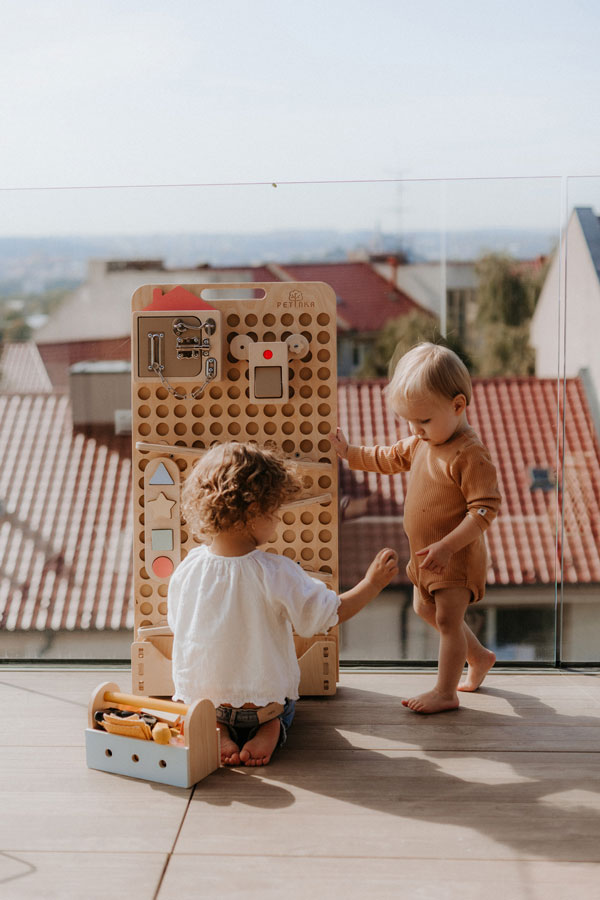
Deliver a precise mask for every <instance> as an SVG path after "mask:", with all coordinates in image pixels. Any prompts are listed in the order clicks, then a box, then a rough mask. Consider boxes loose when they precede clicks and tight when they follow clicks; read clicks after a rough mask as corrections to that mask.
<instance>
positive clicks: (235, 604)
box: [168, 546, 340, 706]
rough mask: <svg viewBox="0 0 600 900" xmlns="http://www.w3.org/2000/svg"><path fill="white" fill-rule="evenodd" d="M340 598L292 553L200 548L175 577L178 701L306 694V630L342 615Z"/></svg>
mask: <svg viewBox="0 0 600 900" xmlns="http://www.w3.org/2000/svg"><path fill="white" fill-rule="evenodd" d="M339 603H340V599H339V597H338V596H337V594H336V593H335V592H334V591H330V590H329V589H328V588H326V587H325V585H324V584H322V582H320V581H317V580H316V579H315V578H311V577H310V575H307V574H306V572H304V571H303V570H302V569H301V567H300V566H299V565H298V564H297V563H295V562H293V561H292V560H291V559H288V558H287V557H286V556H277V555H275V554H273V553H265V552H264V551H263V550H252V551H251V552H250V553H247V554H245V556H216V555H215V554H214V553H211V551H210V550H209V548H208V547H207V546H202V547H197V548H195V549H194V550H192V551H191V552H190V553H189V554H188V555H187V557H186V558H185V559H184V560H183V562H182V563H180V565H179V566H177V568H176V570H175V572H174V573H173V575H172V577H171V580H170V582H169V598H168V622H169V625H170V627H171V629H172V631H173V635H174V640H173V680H174V682H175V693H174V694H173V698H174V699H175V700H183V701H184V702H186V703H191V702H192V701H194V700H198V699H200V698H207V699H208V700H211V701H212V702H213V703H214V704H215V706H218V705H219V704H220V703H230V704H231V705H232V706H243V704H244V703H254V704H256V705H257V706H265V705H266V704H267V703H271V702H272V701H276V702H278V703H283V702H284V700H285V699H286V697H289V698H290V699H291V700H296V699H297V698H298V685H299V683H300V667H299V666H298V661H297V659H296V652H295V649H294V639H293V636H292V626H293V628H294V629H295V631H296V633H297V634H299V635H300V636H301V637H311V636H312V635H313V634H320V633H322V632H325V631H327V629H329V628H331V627H332V626H333V625H335V624H336V623H337V621H338V616H337V609H338V606H339Z"/></svg>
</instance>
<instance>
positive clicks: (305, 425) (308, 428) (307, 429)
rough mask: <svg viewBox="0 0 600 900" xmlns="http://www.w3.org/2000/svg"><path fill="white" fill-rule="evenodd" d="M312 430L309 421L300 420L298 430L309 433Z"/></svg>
mask: <svg viewBox="0 0 600 900" xmlns="http://www.w3.org/2000/svg"><path fill="white" fill-rule="evenodd" d="M312 430H313V427H312V425H311V423H310V422H302V423H301V424H300V431H301V432H302V434H310V433H311V431H312Z"/></svg>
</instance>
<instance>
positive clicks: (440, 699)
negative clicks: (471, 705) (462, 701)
mask: <svg viewBox="0 0 600 900" xmlns="http://www.w3.org/2000/svg"><path fill="white" fill-rule="evenodd" d="M402 706H407V707H408V708H409V709H412V711H413V712H418V713H438V712H446V710H448V709H457V708H458V706H459V703H458V697H457V696H456V694H455V695H454V697H449V696H447V695H445V694H439V693H438V692H437V691H436V690H435V688H434V689H433V690H432V691H426V693H424V694H419V695H418V697H411V698H410V700H403V701H402Z"/></svg>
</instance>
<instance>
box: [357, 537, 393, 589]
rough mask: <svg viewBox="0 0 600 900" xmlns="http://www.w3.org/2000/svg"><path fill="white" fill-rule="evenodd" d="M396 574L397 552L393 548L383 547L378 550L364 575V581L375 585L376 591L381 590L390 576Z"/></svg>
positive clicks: (387, 582)
mask: <svg viewBox="0 0 600 900" xmlns="http://www.w3.org/2000/svg"><path fill="white" fill-rule="evenodd" d="M397 574H398V554H397V553H396V551H395V550H390V548H389V547H385V548H384V549H383V550H380V551H379V553H378V554H377V556H376V557H375V559H374V560H373V562H372V563H371V565H370V566H369V568H368V569H367V573H366V575H365V581H370V582H371V584H373V585H375V587H376V588H377V590H378V591H382V590H383V588H384V587H387V585H388V584H389V583H390V581H391V580H392V578H393V577H394V576H395V575H397Z"/></svg>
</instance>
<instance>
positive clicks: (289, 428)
mask: <svg viewBox="0 0 600 900" xmlns="http://www.w3.org/2000/svg"><path fill="white" fill-rule="evenodd" d="M281 430H282V431H283V433H284V434H292V433H293V431H294V423H293V422H284V423H283V425H282V426H281Z"/></svg>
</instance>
